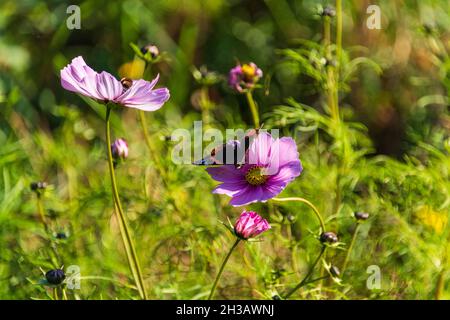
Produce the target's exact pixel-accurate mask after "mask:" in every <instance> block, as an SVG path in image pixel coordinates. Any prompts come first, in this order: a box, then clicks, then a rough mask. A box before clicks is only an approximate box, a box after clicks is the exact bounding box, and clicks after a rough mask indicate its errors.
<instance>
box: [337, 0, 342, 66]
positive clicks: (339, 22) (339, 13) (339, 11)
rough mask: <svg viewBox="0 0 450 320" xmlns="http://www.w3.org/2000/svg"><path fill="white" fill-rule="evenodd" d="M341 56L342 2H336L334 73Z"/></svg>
mask: <svg viewBox="0 0 450 320" xmlns="http://www.w3.org/2000/svg"><path fill="white" fill-rule="evenodd" d="M341 55H342V0H336V60H337V68H336V73H338V71H339V67H340V64H341Z"/></svg>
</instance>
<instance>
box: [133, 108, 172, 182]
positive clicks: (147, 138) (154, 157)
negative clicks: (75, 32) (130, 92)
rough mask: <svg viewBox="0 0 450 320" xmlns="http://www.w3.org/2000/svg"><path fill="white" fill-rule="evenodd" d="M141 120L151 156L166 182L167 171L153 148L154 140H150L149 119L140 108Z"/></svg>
mask: <svg viewBox="0 0 450 320" xmlns="http://www.w3.org/2000/svg"><path fill="white" fill-rule="evenodd" d="M139 122H140V123H141V127H142V132H143V133H144V140H145V144H146V145H147V148H148V151H149V153H150V157H152V159H153V161H154V162H155V164H156V166H157V167H158V168H159V171H160V173H161V177H162V179H163V181H164V182H165V179H166V172H165V170H164V166H163V165H162V164H161V162H160V161H159V158H158V157H157V152H156V150H155V149H154V148H153V145H152V142H151V140H150V136H149V134H148V131H147V128H148V126H147V119H146V117H145V111H142V110H139Z"/></svg>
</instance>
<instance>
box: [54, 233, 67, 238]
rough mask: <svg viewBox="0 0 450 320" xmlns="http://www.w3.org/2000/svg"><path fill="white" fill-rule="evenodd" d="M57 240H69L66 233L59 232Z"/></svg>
mask: <svg viewBox="0 0 450 320" xmlns="http://www.w3.org/2000/svg"><path fill="white" fill-rule="evenodd" d="M56 239H67V235H66V233H65V232H58V233H57V234H56Z"/></svg>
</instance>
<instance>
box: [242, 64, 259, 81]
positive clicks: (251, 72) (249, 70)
mask: <svg viewBox="0 0 450 320" xmlns="http://www.w3.org/2000/svg"><path fill="white" fill-rule="evenodd" d="M241 70H242V73H243V74H244V78H245V79H246V80H247V81H252V80H253V77H254V76H255V74H256V70H255V68H254V67H252V66H251V65H249V64H244V65H242V67H241Z"/></svg>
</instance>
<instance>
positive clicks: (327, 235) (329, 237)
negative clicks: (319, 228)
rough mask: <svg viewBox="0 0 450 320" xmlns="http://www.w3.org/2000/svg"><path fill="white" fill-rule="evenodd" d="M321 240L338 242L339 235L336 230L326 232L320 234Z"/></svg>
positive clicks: (323, 241)
mask: <svg viewBox="0 0 450 320" xmlns="http://www.w3.org/2000/svg"><path fill="white" fill-rule="evenodd" d="M320 242H322V243H330V244H331V243H336V242H338V237H337V235H336V234H335V233H334V232H330V231H328V232H324V233H322V234H321V235H320Z"/></svg>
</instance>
